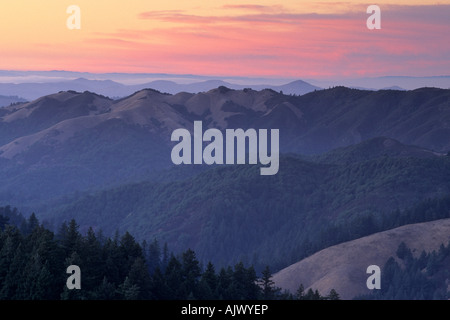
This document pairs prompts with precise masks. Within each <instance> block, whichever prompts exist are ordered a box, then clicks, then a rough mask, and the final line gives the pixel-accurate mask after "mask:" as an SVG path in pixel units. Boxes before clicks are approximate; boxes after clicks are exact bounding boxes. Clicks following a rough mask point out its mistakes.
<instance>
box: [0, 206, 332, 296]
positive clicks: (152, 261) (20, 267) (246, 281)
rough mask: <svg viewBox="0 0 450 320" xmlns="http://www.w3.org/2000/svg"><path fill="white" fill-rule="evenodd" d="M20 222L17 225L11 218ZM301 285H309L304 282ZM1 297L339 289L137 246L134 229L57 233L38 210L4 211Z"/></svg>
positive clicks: (73, 228) (66, 227) (72, 226)
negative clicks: (73, 279) (73, 276)
mask: <svg viewBox="0 0 450 320" xmlns="http://www.w3.org/2000/svg"><path fill="white" fill-rule="evenodd" d="M11 220H13V222H14V223H11ZM70 265H77V266H79V267H80V269H81V290H69V289H68V288H67V286H66V280H67V278H68V277H69V276H70V275H69V274H67V273H66V269H67V267H68V266H70ZM301 288H302V287H301ZM0 299H3V300H5V299H6V300H59V299H63V300H66V299H68V300H72V299H77V300H141V299H154V300H159V299H162V300H187V299H198V300H219V299H225V300H258V299H265V300H271V299H302V300H306V299H312V300H318V299H339V295H338V294H337V293H336V292H335V291H334V290H332V291H331V292H330V294H329V295H327V296H322V295H320V294H319V293H318V292H317V291H315V292H313V291H312V290H308V291H306V292H305V291H304V290H303V289H301V290H299V291H298V292H296V293H295V294H291V293H289V292H287V291H283V292H282V290H281V289H280V288H278V287H276V286H275V284H274V282H273V281H272V274H271V272H270V268H269V267H266V268H265V269H264V270H263V272H262V273H261V277H258V276H257V274H256V271H255V269H254V268H253V266H245V265H244V263H242V262H239V263H237V264H235V265H234V266H228V267H222V268H220V270H218V271H217V270H216V268H215V266H214V265H213V264H212V263H211V262H209V263H208V264H207V265H206V266H203V265H202V264H201V263H200V262H199V260H198V259H197V257H196V254H195V252H194V251H193V250H190V249H188V250H186V251H184V252H182V253H181V254H177V255H175V254H174V253H173V252H170V251H169V249H168V247H167V245H166V244H165V245H163V246H160V244H159V243H158V241H157V240H156V239H155V240H153V241H151V242H146V241H143V242H142V243H138V242H137V241H136V239H135V238H134V237H133V236H132V235H131V234H130V233H128V232H125V234H123V235H119V234H118V233H116V234H115V236H114V237H105V236H104V235H103V234H102V232H101V231H98V232H94V230H93V228H89V229H88V231H87V232H86V233H85V234H82V233H80V231H79V225H78V224H77V223H76V221H75V220H73V219H72V220H71V221H70V222H68V223H66V222H64V223H62V225H61V226H60V228H59V230H58V231H57V232H53V231H51V230H49V229H47V228H45V227H44V226H43V225H42V224H40V223H39V221H38V219H37V218H36V216H35V215H34V214H32V215H31V216H30V217H29V218H28V219H24V218H23V217H21V215H20V214H19V213H18V212H17V210H16V209H11V208H10V207H4V208H0Z"/></svg>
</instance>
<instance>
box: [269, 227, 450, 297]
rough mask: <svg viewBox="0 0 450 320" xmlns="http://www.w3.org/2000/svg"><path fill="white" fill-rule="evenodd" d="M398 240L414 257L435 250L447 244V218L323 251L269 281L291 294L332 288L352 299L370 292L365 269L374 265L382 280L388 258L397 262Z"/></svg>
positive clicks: (324, 290) (282, 271) (349, 242)
mask: <svg viewBox="0 0 450 320" xmlns="http://www.w3.org/2000/svg"><path fill="white" fill-rule="evenodd" d="M402 241H403V242H405V244H406V245H407V246H408V247H409V248H410V249H411V251H412V252H413V254H414V255H415V256H418V255H420V253H421V252H422V251H423V250H424V251H426V252H430V251H433V250H437V249H438V248H439V246H440V244H442V243H443V244H444V245H446V244H447V243H448V242H449V241H450V219H442V220H436V221H431V222H424V223H416V224H410V225H405V226H402V227H398V228H395V229H392V230H387V231H384V232H379V233H376V234H373V235H370V236H366V237H363V238H360V239H356V240H352V241H348V242H345V243H341V244H338V245H335V246H332V247H329V248H326V249H323V250H321V251H319V252H317V253H315V254H313V255H312V256H310V257H307V258H305V259H303V260H301V261H299V262H297V263H295V264H292V265H290V266H289V267H287V268H285V269H283V270H280V271H279V272H277V273H276V274H274V276H273V280H274V282H275V285H276V286H278V287H281V288H283V289H288V290H289V291H291V292H292V293H295V292H296V290H297V289H298V287H299V285H300V284H303V286H304V287H305V290H308V289H309V288H312V289H313V290H316V289H317V290H318V291H319V292H320V293H321V294H322V295H327V294H328V293H329V291H330V290H331V289H333V288H334V289H335V290H336V291H337V292H338V293H339V295H340V297H341V299H352V298H353V297H355V296H357V295H360V294H367V293H370V290H369V289H367V286H366V281H367V278H368V277H369V276H370V274H367V273H366V270H367V267H368V266H369V265H378V266H379V267H380V268H381V277H383V266H384V264H385V262H386V261H387V260H388V259H389V257H391V256H392V257H394V258H395V259H397V260H398V258H397V256H396V251H397V248H398V245H399V244H400V243H401V242H402Z"/></svg>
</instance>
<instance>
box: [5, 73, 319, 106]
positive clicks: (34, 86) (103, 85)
mask: <svg viewBox="0 0 450 320" xmlns="http://www.w3.org/2000/svg"><path fill="white" fill-rule="evenodd" d="M219 86H226V87H228V88H231V89H235V90H241V89H244V88H252V89H254V90H263V89H272V90H275V91H278V92H283V93H285V94H295V95H302V94H305V93H308V92H311V91H314V90H320V89H321V88H319V87H316V86H313V85H311V84H309V83H307V82H304V81H302V80H297V81H293V82H290V83H287V84H285V85H275V86H274V85H238V84H233V83H229V82H226V81H223V80H207V81H201V82H194V83H189V84H179V83H176V82H174V81H169V80H155V81H152V82H148V83H143V84H136V85H124V84H121V83H118V82H114V81H111V80H88V79H85V78H78V79H75V80H68V81H57V82H44V83H17V84H16V83H0V94H8V95H16V96H19V97H22V98H25V99H28V100H34V99H36V98H39V97H41V96H45V95H49V94H52V93H55V92H60V91H68V90H74V91H79V92H84V91H90V92H95V93H98V94H101V95H104V96H108V97H111V98H123V97H126V96H129V95H131V94H133V93H135V92H137V91H140V90H143V89H154V90H158V91H160V92H163V93H170V94H176V93H179V92H188V93H199V92H206V91H209V90H212V89H214V88H217V87H219ZM0 102H1V100H0Z"/></svg>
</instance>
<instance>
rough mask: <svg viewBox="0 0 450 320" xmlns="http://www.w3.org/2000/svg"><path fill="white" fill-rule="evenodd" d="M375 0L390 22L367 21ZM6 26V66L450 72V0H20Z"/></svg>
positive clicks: (1, 25) (2, 19) (2, 38)
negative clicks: (74, 23)
mask: <svg viewBox="0 0 450 320" xmlns="http://www.w3.org/2000/svg"><path fill="white" fill-rule="evenodd" d="M372 4H375V5H378V6H379V8H380V9H381V29H374V30H369V29H368V28H367V25H366V21H367V19H368V18H369V17H370V16H371V14H370V13H367V12H366V10H367V7H368V6H369V5H372ZM71 5H76V6H78V8H79V9H80V20H79V21H80V29H69V28H68V27H67V20H68V19H69V18H71V13H67V8H68V7H69V6H71ZM0 30H1V32H0V70H67V71H80V72H94V73H110V72H120V73H121V72H126V73H167V74H197V75H206V76H243V77H266V78H270V77H273V78H277V77H278V78H280V77H282V78H310V79H311V78H317V79H327V78H351V77H353V78H354V77H376V76H388V75H396V76H439V75H450V0H443V1H432V0H428V1H423V0H409V1H405V0H391V1H386V0H377V1H371V2H365V1H353V0H348V1H346V0H338V1H332V0H319V1H310V0H308V1H302V0H296V1H291V0H285V1H280V0H258V1H252V0H231V1H223V0H214V1H205V0H203V1H198V0H190V1H186V0H165V1H160V0H158V1H153V0H126V1H123V0H95V1H92V0H69V1H67V0H40V1H34V0H15V1H1V3H0Z"/></svg>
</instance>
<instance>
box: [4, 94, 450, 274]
mask: <svg viewBox="0 0 450 320" xmlns="http://www.w3.org/2000/svg"><path fill="white" fill-rule="evenodd" d="M449 99H450V90H444V89H436V88H421V89H417V90H413V91H395V90H380V91H367V90H356V89H349V88H345V87H336V88H331V89H327V90H318V91H314V92H310V93H307V94H304V95H301V96H295V95H287V94H282V93H280V92H278V91H274V90H271V89H264V90H261V91H256V90H253V89H242V90H233V89H230V88H227V87H224V86H220V87H217V88H214V89H212V90H209V91H206V92H200V93H188V92H180V93H177V94H168V93H161V92H159V91H156V90H152V89H145V90H140V91H137V92H135V93H133V94H131V95H129V96H127V97H125V98H122V99H118V100H113V99H110V98H108V97H105V96H102V95H99V94H96V93H92V92H76V91H61V92H58V93H54V94H51V95H48V96H44V97H41V98H39V99H36V100H34V101H31V102H28V103H24V104H21V105H13V106H9V107H4V108H1V109H0V179H1V181H2V183H1V185H0V204H4V205H12V206H17V207H19V208H20V210H21V211H22V212H26V213H31V212H32V211H35V212H36V213H37V215H38V216H39V218H40V220H45V221H46V223H48V224H49V225H52V226H53V227H55V228H57V227H58V225H59V224H60V223H61V222H62V221H65V220H68V219H71V218H72V217H74V218H76V219H77V221H78V222H79V223H80V225H81V226H82V228H84V230H86V229H87V228H88V227H89V226H93V227H95V228H96V229H102V230H103V231H104V232H105V233H107V234H113V233H114V232H115V231H116V230H119V231H121V232H122V231H125V230H129V231H130V232H132V233H133V234H135V235H136V236H137V237H138V238H139V239H140V240H144V239H146V240H151V239H153V238H154V237H156V238H158V239H160V240H161V241H165V242H167V243H168V244H169V245H170V246H171V248H172V249H173V250H175V251H181V250H184V249H186V248H188V247H191V248H193V249H195V250H196V252H198V255H199V257H200V258H201V259H202V260H212V261H214V262H215V263H216V264H218V265H225V264H226V265H229V264H230V263H232V262H236V261H239V260H244V261H246V262H248V263H253V264H255V265H256V266H257V268H259V269H260V268H262V267H263V266H264V265H265V264H267V263H270V264H271V266H272V267H273V268H274V269H280V268H283V267H285V266H287V265H288V264H291V263H293V262H295V261H298V260H299V259H301V258H304V257H306V256H308V255H310V254H312V253H314V252H316V251H318V250H320V249H323V248H325V247H327V246H330V245H334V244H337V243H340V242H343V241H348V240H351V239H356V238H358V237H361V236H364V235H368V234H371V233H374V232H379V231H382V230H387V229H389V228H392V227H396V226H400V225H403V224H406V223H412V222H419V221H422V220H424V219H425V220H427V221H429V220H433V219H437V218H444V217H446V216H445V215H446V214H447V213H448V212H446V211H443V210H442V208H446V206H447V202H446V201H447V200H442V202H439V205H434V204H433V203H431V204H426V205H425V207H423V208H419V209H417V213H415V211H414V212H413V213H411V214H409V216H408V215H407V214H405V212H409V211H408V210H410V208H415V206H418V205H420V204H421V203H426V201H427V199H441V198H442V197H445V196H447V195H448V194H449V192H450V185H449V182H448V181H449V179H450V157H448V156H447V152H448V150H450V139H449V137H450V126H449V123H450V105H449V101H450V100H449ZM195 120H201V121H202V122H203V124H204V128H205V129H206V128H217V129H219V130H221V131H224V130H226V129H229V128H243V129H248V128H255V129H260V128H278V129H279V130H280V151H281V153H282V156H281V158H280V170H279V172H278V174H277V175H275V176H272V177H262V176H260V175H259V174H258V166H250V165H248V166H242V165H236V166H218V167H209V166H191V167H189V166H180V167H174V166H173V164H172V162H171V160H170V152H171V148H172V147H173V145H174V143H173V142H171V141H170V136H171V133H172V131H173V130H175V129H177V128H187V129H188V130H192V125H193V121H195ZM444 199H445V198H444ZM424 201H425V202H424ZM430 208H431V209H430Z"/></svg>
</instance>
